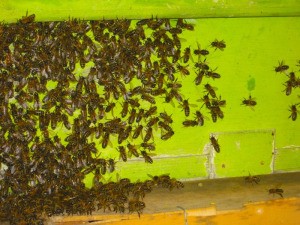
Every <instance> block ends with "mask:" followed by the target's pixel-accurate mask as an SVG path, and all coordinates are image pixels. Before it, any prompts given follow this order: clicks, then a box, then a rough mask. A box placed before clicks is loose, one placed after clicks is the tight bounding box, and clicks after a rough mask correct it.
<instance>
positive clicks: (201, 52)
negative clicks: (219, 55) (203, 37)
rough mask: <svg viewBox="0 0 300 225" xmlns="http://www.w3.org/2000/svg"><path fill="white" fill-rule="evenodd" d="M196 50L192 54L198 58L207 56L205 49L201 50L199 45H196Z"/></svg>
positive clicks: (207, 52)
mask: <svg viewBox="0 0 300 225" xmlns="http://www.w3.org/2000/svg"><path fill="white" fill-rule="evenodd" d="M197 45H198V48H197V49H195V50H194V54H195V55H198V56H206V55H208V54H209V51H208V50H206V49H201V48H200V45H199V43H197Z"/></svg>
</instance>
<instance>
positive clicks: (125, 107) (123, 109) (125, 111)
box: [121, 101, 129, 118]
mask: <svg viewBox="0 0 300 225" xmlns="http://www.w3.org/2000/svg"><path fill="white" fill-rule="evenodd" d="M128 104H129V103H128V102H127V101H125V102H124V103H123V105H122V111H121V116H122V118H124V117H125V116H126V115H127V114H128Z"/></svg>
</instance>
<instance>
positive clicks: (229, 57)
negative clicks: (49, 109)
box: [0, 0, 300, 185]
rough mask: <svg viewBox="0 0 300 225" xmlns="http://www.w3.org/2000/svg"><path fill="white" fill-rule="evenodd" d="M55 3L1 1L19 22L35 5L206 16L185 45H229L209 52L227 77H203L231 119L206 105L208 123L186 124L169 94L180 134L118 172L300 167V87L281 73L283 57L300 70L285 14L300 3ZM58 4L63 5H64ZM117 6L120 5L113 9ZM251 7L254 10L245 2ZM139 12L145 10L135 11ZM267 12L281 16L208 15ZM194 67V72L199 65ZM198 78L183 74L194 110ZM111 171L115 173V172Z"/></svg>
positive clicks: (216, 172)
mask: <svg viewBox="0 0 300 225" xmlns="http://www.w3.org/2000/svg"><path fill="white" fill-rule="evenodd" d="M51 2H52V3H50V1H45V2H44V3H41V2H40V1H30V5H29V3H26V4H25V3H24V1H22V3H21V1H5V2H4V3H3V2H1V3H0V6H2V7H1V9H2V10H1V11H0V20H5V21H7V22H12V21H16V19H17V18H20V17H21V16H22V15H24V14H25V12H26V10H27V9H28V11H29V14H30V13H35V14H36V16H37V20H42V21H43V20H62V19H66V18H68V17H69V16H70V17H80V18H86V19H96V18H102V17H105V18H114V17H115V15H118V17H119V18H124V17H128V18H139V17H140V18H144V17H150V16H151V15H152V14H153V15H156V14H157V15H162V16H165V17H169V16H170V17H179V16H180V17H185V18H193V17H194V18H198V19H189V20H188V21H189V22H191V23H193V24H195V31H193V32H189V31H187V32H185V33H184V34H183V35H181V38H182V47H183V48H185V47H188V46H190V47H191V48H192V49H195V48H196V47H197V42H198V43H199V44H200V45H201V47H202V48H207V47H209V45H210V43H211V42H212V41H213V40H214V39H215V38H217V39H219V40H224V41H225V42H226V45H227V47H226V49H225V50H224V51H218V50H217V51H215V52H214V50H213V49H211V48H210V49H209V50H210V51H211V54H210V56H209V57H208V58H207V62H208V63H209V65H210V66H211V67H212V68H217V72H218V73H220V74H221V76H222V77H221V79H219V80H218V79H216V80H211V79H208V78H204V80H203V83H207V82H209V83H210V84H211V85H212V86H215V87H217V90H216V92H217V95H221V96H222V99H226V101H227V105H226V107H225V108H224V115H225V117H224V119H223V120H218V121H217V123H213V122H212V120H211V118H210V114H209V112H208V111H205V109H204V107H203V109H202V111H203V113H205V115H206V117H207V119H206V121H205V125H204V126H203V127H193V128H183V126H182V121H183V120H184V119H185V117H184V114H183V112H182V111H181V109H179V108H178V107H177V106H178V105H177V103H176V104H175V107H173V106H172V105H167V104H165V103H163V101H164V100H163V99H157V102H158V107H159V109H160V111H163V110H166V111H167V112H169V113H172V115H173V119H174V121H175V122H174V126H173V129H174V131H175V135H174V136H173V137H172V138H171V139H170V140H168V141H161V140H160V138H159V137H160V134H159V133H158V134H157V138H155V142H156V148H157V150H156V151H155V154H156V156H154V157H153V158H154V163H153V164H151V165H150V164H145V163H144V160H143V159H142V158H141V159H133V160H129V162H127V163H123V162H118V163H117V173H118V174H119V175H120V176H121V177H130V178H132V179H134V180H136V179H144V178H146V177H147V174H161V173H170V174H171V176H174V177H176V178H181V179H194V178H207V177H210V178H217V177H232V176H245V175H248V173H249V172H250V173H251V174H268V173H272V172H280V171H299V170H300V160H299V154H300V153H299V148H297V146H300V118H298V119H297V120H296V121H292V120H291V119H289V118H288V117H289V115H290V112H289V111H288V108H289V106H290V105H291V104H295V103H296V102H299V101H300V98H299V96H298V95H300V88H298V89H295V90H293V92H292V94H291V95H290V96H286V95H285V93H284V92H283V90H284V86H283V83H284V82H285V81H286V80H287V77H286V76H285V75H283V74H276V73H275V71H274V67H275V66H277V65H278V61H281V60H284V61H285V62H286V64H288V65H290V71H295V72H296V75H297V76H300V72H299V69H300V68H299V67H297V66H296V64H297V61H298V60H300V44H299V37H300V17H284V16H296V15H298V16H299V15H300V13H299V11H300V5H299V4H300V3H299V1H292V0H290V1H284V2H285V5H283V1H267V2H265V1H212V2H209V3H196V2H195V1H178V2H176V5H174V1H172V2H171V1H163V2H164V4H162V3H161V4H160V5H159V6H157V5H155V6H153V5H154V3H153V1H151V2H150V1H149V2H148V1H141V2H143V5H142V4H141V3H137V1H118V3H116V2H113V3H111V2H110V1H109V5H107V4H108V1H101V3H98V4H92V3H94V1H84V2H85V3H86V5H83V4H82V2H81V1H64V3H62V1H51ZM270 2H272V3H270ZM67 3H69V4H72V7H70V5H69V4H67ZM89 3H90V4H89ZM250 3H251V4H252V5H251V4H250ZM58 4H59V5H60V7H57V5H58ZM115 4H117V5H118V8H117V9H116V10H114V11H112V10H111V9H112V8H113V6H115ZM152 4H153V5H152ZM246 5H248V8H245V6H246ZM213 6H214V8H211V7H213ZM103 7H104V8H103ZM147 7H150V8H147ZM280 7H282V8H280ZM141 8H143V11H141V10H140V9H141ZM91 9H92V10H91ZM104 9H106V10H104ZM146 9H147V10H146ZM148 9H149V10H148ZM200 9H201V10H200ZM202 9H203V10H202ZM133 12H138V13H141V14H136V15H135V16H133ZM153 12H157V13H156V14H154V13H153ZM116 13H117V14H116ZM146 13H147V14H146ZM202 13H203V14H202ZM148 14H149V15H148ZM260 15H262V16H276V15H278V16H281V17H251V18H200V17H248V16H260ZM194 60H195V61H196V60H197V59H194ZM190 69H191V71H192V63H191V64H190ZM86 71H87V70H84V71H80V73H84V72H86ZM194 78H195V74H191V75H190V76H187V77H184V78H182V79H181V81H182V84H183V89H182V90H183V94H184V96H185V98H189V102H190V103H192V104H197V107H198V108H191V114H193V113H194V112H195V110H196V109H199V107H200V106H201V103H199V102H197V99H199V98H201V96H203V95H204V89H203V85H201V86H195V85H194V83H193V80H194ZM249 94H251V95H252V96H253V97H255V99H256V100H257V106H256V107H255V108H254V109H253V110H252V109H251V108H248V107H245V106H242V105H241V102H242V100H243V98H247V97H248V96H249ZM119 111H120V107H119V108H118V109H116V111H115V112H114V113H115V114H118V112H119ZM191 117H192V116H191ZM55 132H56V131H55ZM64 132H65V131H64V130H62V131H60V134H61V135H62V136H63V133H64ZM212 133H213V134H215V135H216V137H218V139H219V143H220V146H221V152H220V153H215V152H214V150H213V149H212V146H211V145H210V142H209V136H210V134H212ZM114 141H116V140H115V139H114V140H112V142H114ZM286 146H295V148H285V147H286ZM282 149H284V150H282ZM112 150H113V148H111V149H106V150H104V151H102V153H101V154H102V155H103V156H111V157H114V158H116V159H117V158H118V154H116V151H115V150H114V151H112ZM297 159H298V160H297ZM110 176H112V177H113V178H112V179H114V178H115V174H111V175H110ZM106 179H109V176H107V177H106ZM90 182H91V180H90V179H88V180H87V184H88V185H90Z"/></svg>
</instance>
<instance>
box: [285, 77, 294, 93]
mask: <svg viewBox="0 0 300 225" xmlns="http://www.w3.org/2000/svg"><path fill="white" fill-rule="evenodd" d="M293 86H294V85H293V82H292V81H291V80H288V81H286V82H285V94H286V95H287V96H289V95H290V94H292V89H293Z"/></svg>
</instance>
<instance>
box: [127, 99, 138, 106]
mask: <svg viewBox="0 0 300 225" xmlns="http://www.w3.org/2000/svg"><path fill="white" fill-rule="evenodd" d="M127 101H128V103H129V104H130V105H131V106H132V107H140V103H139V100H138V99H128V100H127Z"/></svg>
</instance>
